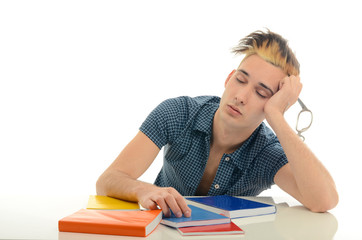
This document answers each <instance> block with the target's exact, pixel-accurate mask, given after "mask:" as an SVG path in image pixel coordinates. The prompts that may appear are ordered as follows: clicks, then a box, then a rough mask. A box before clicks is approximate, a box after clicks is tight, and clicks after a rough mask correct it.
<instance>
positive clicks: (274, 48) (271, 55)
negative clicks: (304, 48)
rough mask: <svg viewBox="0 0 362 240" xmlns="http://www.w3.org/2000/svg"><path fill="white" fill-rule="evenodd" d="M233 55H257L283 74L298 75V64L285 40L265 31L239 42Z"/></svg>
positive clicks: (255, 33) (250, 35)
mask: <svg viewBox="0 0 362 240" xmlns="http://www.w3.org/2000/svg"><path fill="white" fill-rule="evenodd" d="M232 52H233V53H235V54H245V58H244V59H246V58H247V57H248V56H250V55H253V54H257V55H259V56H260V57H261V58H263V59H264V60H265V61H267V62H270V63H271V64H273V65H275V66H277V67H280V68H281V69H282V70H283V71H284V72H285V74H287V75H288V76H290V75H299V62H298V60H297V58H296V57H295V55H294V53H293V52H292V50H291V49H290V48H289V46H288V42H287V40H285V39H284V38H283V37H282V36H280V35H279V34H276V33H274V32H271V31H270V30H267V32H263V31H255V32H253V33H251V34H249V35H248V36H246V37H245V38H243V39H241V40H240V41H239V44H238V45H237V46H236V47H234V48H233V49H232Z"/></svg>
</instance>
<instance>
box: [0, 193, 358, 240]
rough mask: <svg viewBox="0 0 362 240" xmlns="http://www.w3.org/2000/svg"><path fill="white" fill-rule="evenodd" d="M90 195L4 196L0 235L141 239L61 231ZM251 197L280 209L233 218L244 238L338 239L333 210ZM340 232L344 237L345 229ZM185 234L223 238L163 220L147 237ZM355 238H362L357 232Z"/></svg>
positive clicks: (72, 239)
mask: <svg viewBox="0 0 362 240" xmlns="http://www.w3.org/2000/svg"><path fill="white" fill-rule="evenodd" d="M88 197H89V196H67V197H65V196H63V197H58V196H30V197H26V196H17V197H14V196H7V197H4V196H0V203H1V204H0V239H4V238H5V239H61V240H78V239H95V240H96V239H112V240H113V239H138V238H136V237H123V236H108V235H97V234H80V233H66V232H59V231H58V220H59V219H61V218H63V217H65V216H67V215H70V214H72V213H73V212H76V211H77V210H79V209H82V208H85V206H86V204H87V201H88ZM248 199H253V200H257V201H260V202H265V203H274V204H276V206H277V213H276V214H275V215H274V214H273V215H266V216H258V217H250V218H242V219H236V220H233V221H234V222H235V223H236V224H237V225H239V226H240V227H241V228H242V229H243V230H244V231H245V234H244V235H243V236H242V239H319V240H323V239H336V232H338V221H337V218H336V217H335V216H334V215H333V214H332V213H312V212H310V211H308V210H307V209H305V208H304V207H302V206H301V205H300V204H299V203H298V202H296V201H295V200H293V199H292V198H287V199H286V198H285V197H283V198H279V199H278V198H276V197H274V198H272V197H249V198H248ZM340 221H343V219H340ZM357 233H358V231H357ZM349 234H351V233H349ZM337 235H338V236H337V237H341V238H340V239H343V236H344V234H343V233H342V234H337ZM358 235H359V234H358ZM361 235H362V234H361ZM184 238H187V239H206V238H207V239H220V236H201V237H194V236H187V237H182V236H181V235H180V234H179V233H178V232H177V231H176V230H174V229H172V228H169V227H166V226H164V225H161V224H160V225H159V226H158V227H157V228H156V230H155V231H154V232H153V233H151V234H150V235H149V236H148V237H147V238H146V239H167V240H169V239H184ZM222 238H223V239H240V235H225V236H223V237H222ZM139 239H145V238H139ZM347 239H351V238H350V237H349V238H347ZM353 239H359V238H358V236H355V238H353Z"/></svg>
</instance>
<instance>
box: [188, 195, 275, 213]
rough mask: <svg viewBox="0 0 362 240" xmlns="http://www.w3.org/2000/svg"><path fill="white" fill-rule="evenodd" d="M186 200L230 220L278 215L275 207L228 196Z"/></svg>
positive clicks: (189, 198)
mask: <svg viewBox="0 0 362 240" xmlns="http://www.w3.org/2000/svg"><path fill="white" fill-rule="evenodd" d="M186 199H187V200H189V201H191V202H192V204H194V205H196V206H198V207H200V208H203V209H205V210H208V211H212V212H214V213H217V214H222V215H224V216H227V217H229V218H242V217H252V216H259V215H266V214H274V213H276V207H275V206H274V205H271V204H266V203H261V202H256V201H252V200H247V199H243V198H238V197H232V196H227V195H220V196H207V197H188V198H186ZM191 202H190V203H191Z"/></svg>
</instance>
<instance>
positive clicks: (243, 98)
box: [235, 86, 251, 105]
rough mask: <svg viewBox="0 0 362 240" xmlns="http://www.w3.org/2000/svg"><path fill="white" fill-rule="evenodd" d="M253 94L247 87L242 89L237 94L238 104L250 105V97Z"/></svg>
mask: <svg viewBox="0 0 362 240" xmlns="http://www.w3.org/2000/svg"><path fill="white" fill-rule="evenodd" d="M250 94H251V89H250V88H249V87H247V86H244V87H242V88H240V90H239V91H238V92H237V94H236V96H235V99H236V103H237V104H242V105H245V104H247V103H248V100H249V97H250Z"/></svg>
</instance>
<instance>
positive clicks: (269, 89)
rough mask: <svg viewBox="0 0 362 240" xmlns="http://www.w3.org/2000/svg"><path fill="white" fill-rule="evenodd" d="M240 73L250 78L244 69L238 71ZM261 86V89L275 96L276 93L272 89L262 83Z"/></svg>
mask: <svg viewBox="0 0 362 240" xmlns="http://www.w3.org/2000/svg"><path fill="white" fill-rule="evenodd" d="M238 71H239V72H242V73H243V74H245V75H246V76H247V77H249V73H248V72H246V71H245V70H243V69H238ZM259 85H260V86H261V87H263V88H265V89H266V90H268V91H270V92H271V94H272V95H274V91H273V90H272V89H271V88H270V87H268V86H267V85H265V84H264V83H262V82H259Z"/></svg>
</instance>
